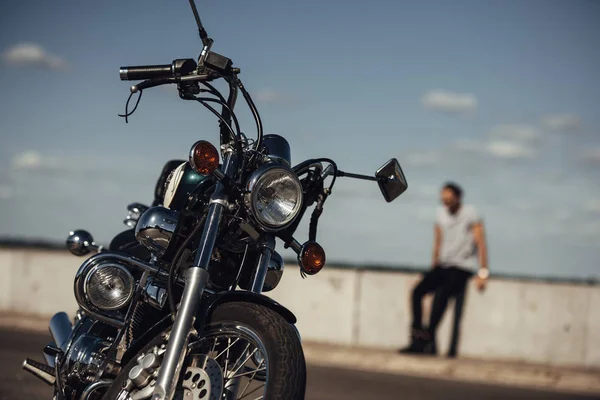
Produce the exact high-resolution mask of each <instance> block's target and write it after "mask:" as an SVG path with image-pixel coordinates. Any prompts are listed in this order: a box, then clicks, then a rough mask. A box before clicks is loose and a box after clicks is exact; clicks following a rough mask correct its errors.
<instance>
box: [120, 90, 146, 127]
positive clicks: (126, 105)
mask: <svg viewBox="0 0 600 400" xmlns="http://www.w3.org/2000/svg"><path fill="white" fill-rule="evenodd" d="M138 92H139V93H140V95H139V96H138V98H137V101H136V102H135V107H133V110H131V112H129V111H128V110H129V101H130V100H131V98H132V97H133V95H134V92H131V93H130V94H129V97H128V98H127V103H125V114H117V115H118V116H119V117H121V118H125V123H126V124H128V123H129V120H128V117H130V116H132V115H133V113H134V112H135V110H137V107H138V104H140V100H141V99H142V93H143V90H138Z"/></svg>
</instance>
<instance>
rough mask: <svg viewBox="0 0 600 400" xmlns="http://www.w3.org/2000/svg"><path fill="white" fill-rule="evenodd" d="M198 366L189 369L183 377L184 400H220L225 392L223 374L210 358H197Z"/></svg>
mask: <svg viewBox="0 0 600 400" xmlns="http://www.w3.org/2000/svg"><path fill="white" fill-rule="evenodd" d="M195 364H197V365H198V366H195V367H188V368H187V369H186V370H185V374H184V375H183V384H182V386H183V390H184V397H183V399H184V400H218V399H220V398H221V395H222V392H223V373H222V371H221V367H220V366H219V364H218V363H217V362H216V361H215V360H214V359H212V358H210V357H208V356H198V357H195Z"/></svg>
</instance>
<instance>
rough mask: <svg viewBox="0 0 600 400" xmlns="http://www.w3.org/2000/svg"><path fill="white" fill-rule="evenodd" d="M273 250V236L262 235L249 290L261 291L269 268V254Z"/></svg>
mask: <svg viewBox="0 0 600 400" xmlns="http://www.w3.org/2000/svg"><path fill="white" fill-rule="evenodd" d="M274 250H275V238H274V237H273V236H272V235H266V236H264V237H263V238H262V240H261V243H260V255H259V257H258V262H257V263H256V269H255V270H254V276H253V277H252V289H251V292H253V293H262V290H263V286H264V284H265V278H266V276H267V271H268V269H269V263H270V262H271V255H272V254H273V251H274Z"/></svg>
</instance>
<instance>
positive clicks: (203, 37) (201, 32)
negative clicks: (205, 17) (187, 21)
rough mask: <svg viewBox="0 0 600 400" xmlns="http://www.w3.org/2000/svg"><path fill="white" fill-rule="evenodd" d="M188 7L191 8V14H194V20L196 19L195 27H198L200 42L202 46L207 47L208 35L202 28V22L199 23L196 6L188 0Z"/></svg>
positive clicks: (191, 0) (192, 1)
mask: <svg viewBox="0 0 600 400" xmlns="http://www.w3.org/2000/svg"><path fill="white" fill-rule="evenodd" d="M190 7H192V12H193V13H194V18H196V25H198V34H199V35H200V39H201V40H202V44H203V45H204V46H205V47H206V46H208V45H209V43H210V42H211V40H210V39H209V38H208V34H207V33H206V30H204V27H203V26H202V21H200V14H198V8H196V4H195V3H194V0H190Z"/></svg>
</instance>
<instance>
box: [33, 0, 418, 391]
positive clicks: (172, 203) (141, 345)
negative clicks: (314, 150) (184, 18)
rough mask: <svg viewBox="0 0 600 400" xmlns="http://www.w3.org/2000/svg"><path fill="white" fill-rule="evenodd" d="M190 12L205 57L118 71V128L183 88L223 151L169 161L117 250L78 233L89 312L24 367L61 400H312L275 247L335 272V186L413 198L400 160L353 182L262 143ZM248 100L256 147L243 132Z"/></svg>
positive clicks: (325, 165)
mask: <svg viewBox="0 0 600 400" xmlns="http://www.w3.org/2000/svg"><path fill="white" fill-rule="evenodd" d="M190 6H191V8H192V12H193V14H194V17H195V20H196V23H197V25H198V32H199V36H200V39H201V41H202V44H203V48H202V52H201V54H200V56H199V57H198V60H197V61H196V60H194V59H191V58H190V59H177V60H174V61H173V62H172V63H171V64H167V65H148V66H134V67H122V68H121V69H120V77H121V80H136V81H141V82H140V83H137V84H135V85H133V86H131V88H130V92H131V93H130V95H129V99H128V101H127V105H126V112H125V114H123V115H121V116H122V117H125V118H126V122H128V118H129V117H130V116H131V115H132V114H133V112H134V111H135V109H136V108H137V106H138V104H139V101H140V98H141V95H142V92H143V91H144V90H146V89H149V88H152V87H156V86H159V85H165V84H176V85H177V89H178V92H179V97H180V98H181V99H183V100H188V101H196V102H198V103H200V104H202V105H203V106H204V107H206V108H207V109H208V110H209V111H211V112H212V113H213V114H214V115H215V116H216V117H217V118H218V120H219V131H220V148H219V149H217V148H216V147H215V146H214V145H212V144H211V143H210V142H208V141H205V140H199V141H198V142H196V143H194V144H193V146H192V147H191V150H190V152H189V157H188V160H171V161H169V162H168V163H167V164H166V165H165V167H164V169H163V171H162V172H161V174H160V176H159V179H158V181H157V184H156V187H155V193H154V201H153V203H152V204H151V205H149V206H147V205H143V204H139V203H133V204H131V205H129V207H128V214H127V217H126V218H125V221H124V223H125V224H126V225H127V226H128V228H129V229H127V230H126V231H124V232H123V233H121V234H119V235H117V236H116V237H115V238H114V239H113V240H112V241H111V243H110V245H109V246H108V248H103V247H102V246H98V245H96V244H95V242H94V239H93V237H92V236H91V235H90V234H89V233H88V232H86V231H83V230H77V231H73V232H71V233H70V235H69V237H68V239H67V242H66V244H67V248H68V249H69V250H70V251H71V253H72V254H74V255H76V256H86V255H89V254H90V253H92V252H95V254H93V255H91V256H89V258H87V259H86V260H85V261H84V262H83V264H82V265H81V266H80V268H79V270H78V271H77V274H76V276H75V280H74V294H75V299H76V301H77V304H78V306H79V310H78V311H77V313H76V315H75V317H74V319H73V321H71V319H70V318H69V316H68V315H67V314H66V313H64V312H59V313H57V314H55V315H54V316H53V317H52V319H51V320H50V325H49V330H50V334H51V337H52V342H51V343H50V344H49V345H48V346H46V347H45V348H44V350H43V353H44V357H45V363H42V362H38V361H34V360H32V359H30V358H28V359H26V360H25V361H24V364H23V367H24V369H25V370H27V371H29V372H31V373H32V374H33V375H35V376H36V377H38V378H40V379H42V380H43V381H44V382H46V383H48V384H50V385H52V386H53V388H54V397H53V398H54V399H56V400H71V399H80V400H91V399H118V400H140V399H152V400H171V399H174V398H176V399H212V400H215V399H246V398H258V399H286V400H293V399H303V398H304V393H305V385H306V365H305V360H304V354H303V350H302V344H301V338H300V334H299V332H298V329H297V328H296V327H295V323H296V317H295V316H294V314H293V313H292V312H291V311H290V310H288V309H287V308H285V307H284V306H283V305H281V304H279V303H277V302H276V301H274V300H272V299H271V298H269V297H267V296H266V295H264V293H265V292H268V291H270V290H273V289H274V288H275V287H277V285H278V283H279V282H280V279H281V276H282V274H283V271H284V262H283V258H282V256H281V255H280V254H279V253H278V252H277V251H275V240H276V238H279V239H280V240H281V241H282V242H283V243H284V248H290V249H292V250H293V251H294V252H295V253H296V254H297V260H298V264H299V267H300V273H301V274H302V276H303V277H306V276H307V275H315V274H317V273H319V272H320V271H321V270H322V269H323V267H324V265H325V262H326V256H325V251H324V249H323V248H322V247H321V246H320V245H319V244H318V243H317V241H316V238H317V227H318V221H319V217H320V215H321V214H322V212H323V209H324V204H325V201H326V199H327V198H328V196H330V195H331V194H332V189H333V187H334V184H335V181H336V178H338V177H350V178H356V179H365V180H371V181H376V182H377V183H378V185H379V188H380V191H381V192H382V194H383V196H384V198H385V200H386V201H387V202H391V201H393V200H394V199H396V198H397V197H398V196H400V195H401V194H402V193H403V192H404V191H405V190H406V189H407V187H408V186H407V183H406V178H405V176H404V174H403V172H402V169H401V167H400V165H399V163H398V161H397V160H396V159H391V160H390V161H388V162H387V163H386V164H384V165H383V166H382V167H381V168H380V169H379V170H377V172H376V173H375V175H374V176H366V175H359V174H353V173H348V172H344V171H342V170H340V169H339V168H338V167H337V165H336V163H335V162H334V161H333V160H331V159H328V158H315V159H310V160H307V161H304V162H301V163H299V164H297V165H295V166H293V165H292V163H291V149H290V145H289V143H288V142H287V140H286V139H285V138H283V137H282V136H279V135H274V134H270V135H267V134H263V126H262V122H261V119H260V115H259V113H258V110H257V108H256V106H255V104H254V102H253V101H252V98H251V96H250V94H249V93H248V91H247V90H246V88H245V86H244V85H243V84H242V81H241V80H240V79H239V74H240V73H241V71H240V69H239V68H236V67H234V66H233V63H232V61H231V59H229V58H227V57H225V56H222V55H220V54H218V53H215V52H213V51H212V45H213V42H214V41H213V39H211V38H210V37H209V36H208V34H207V32H206V30H205V29H204V27H203V25H202V23H201V20H200V16H199V13H198V10H197V8H196V5H195V3H194V0H190ZM217 79H220V80H222V81H224V82H225V83H226V84H227V85H228V88H229V93H228V97H227V98H225V97H224V96H223V95H222V94H221V93H220V92H219V91H218V90H217V89H216V88H215V86H213V85H212V84H211V82H212V81H215V80H217ZM239 92H241V94H242V96H243V98H244V100H245V102H246V104H247V105H248V107H249V108H250V111H251V113H252V115H253V116H254V120H255V122H256V130H257V137H256V139H250V138H248V137H247V136H246V135H245V134H244V133H243V132H242V131H241V130H240V126H239V123H238V119H237V117H236V114H235V112H234V106H235V103H236V100H237V95H238V93H239ZM134 94H138V96H139V97H138V99H137V102H136V104H135V107H134V108H133V110H132V111H131V112H130V111H129V110H128V106H129V103H130V100H131V99H132V96H133V95H134ZM215 106H216V107H220V108H221V111H218V110H217V108H215ZM327 181H329V183H328V184H327V185H326V182H327ZM313 205H314V206H315V208H314V210H313V212H312V215H311V218H310V225H309V238H308V240H307V241H305V242H304V243H300V242H299V241H298V240H296V238H294V236H293V235H294V233H295V231H296V229H297V227H298V225H299V223H300V221H301V220H302V218H303V216H304V214H305V212H306V211H307V210H308V208H310V207H312V206H313Z"/></svg>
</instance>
